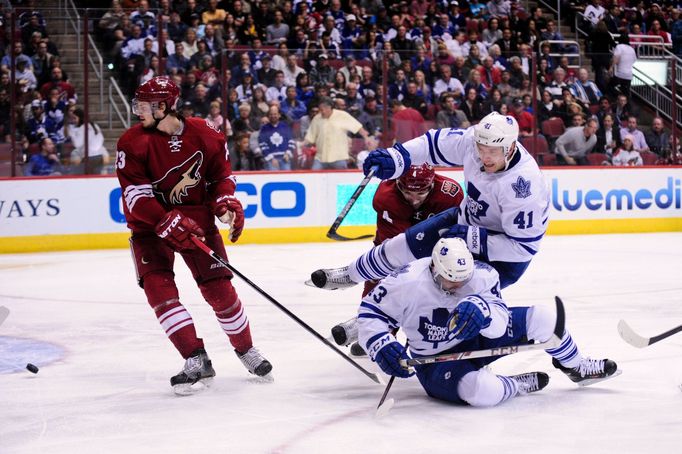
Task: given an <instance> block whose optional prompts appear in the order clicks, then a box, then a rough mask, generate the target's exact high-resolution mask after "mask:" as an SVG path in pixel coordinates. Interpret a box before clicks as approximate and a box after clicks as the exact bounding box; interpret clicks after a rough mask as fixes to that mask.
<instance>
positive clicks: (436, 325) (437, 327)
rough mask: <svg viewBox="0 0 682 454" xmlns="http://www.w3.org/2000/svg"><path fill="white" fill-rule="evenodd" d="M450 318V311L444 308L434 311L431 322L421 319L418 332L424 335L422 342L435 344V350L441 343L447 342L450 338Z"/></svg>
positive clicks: (424, 318)
mask: <svg viewBox="0 0 682 454" xmlns="http://www.w3.org/2000/svg"><path fill="white" fill-rule="evenodd" d="M448 318H450V311H448V310H447V309H445V308H444V307H439V308H437V309H434V310H433V312H432V313H431V320H429V318H428V317H419V328H417V331H419V333H420V334H421V335H422V340H423V341H424V342H431V343H433V348H438V344H439V343H440V342H447V341H448V340H449V337H450V330H448Z"/></svg>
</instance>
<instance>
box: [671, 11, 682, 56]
mask: <svg viewBox="0 0 682 454" xmlns="http://www.w3.org/2000/svg"><path fill="white" fill-rule="evenodd" d="M670 35H671V41H672V44H673V52H674V53H675V55H677V56H678V57H682V17H681V16H680V10H679V9H673V12H672V20H671V25H670Z"/></svg>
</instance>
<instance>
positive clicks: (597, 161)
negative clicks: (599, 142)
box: [587, 153, 607, 166]
mask: <svg viewBox="0 0 682 454" xmlns="http://www.w3.org/2000/svg"><path fill="white" fill-rule="evenodd" d="M606 160H607V156H606V153H588V154H587V162H589V163H590V165H591V166H601V165H603V164H604V161H606Z"/></svg>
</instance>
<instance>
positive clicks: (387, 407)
mask: <svg viewBox="0 0 682 454" xmlns="http://www.w3.org/2000/svg"><path fill="white" fill-rule="evenodd" d="M408 345H410V341H409V340H408V341H407V342H405V349H407V346H408ZM394 380H395V375H391V378H390V379H389V380H388V383H387V384H386V389H384V393H383V394H382V395H381V400H379V405H377V411H376V413H374V416H375V417H376V418H383V417H384V416H386V415H387V414H388V412H389V411H391V408H393V405H395V399H388V400H386V396H388V392H389V391H390V390H391V386H393V381H394ZM384 401H386V402H385V403H384Z"/></svg>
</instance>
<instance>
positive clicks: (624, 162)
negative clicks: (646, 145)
mask: <svg viewBox="0 0 682 454" xmlns="http://www.w3.org/2000/svg"><path fill="white" fill-rule="evenodd" d="M634 140H635V139H634V137H633V136H632V134H626V135H625V137H623V145H622V146H621V147H620V149H619V150H618V153H617V154H616V155H615V156H614V157H613V165H614V166H641V165H643V164H644V161H643V160H642V155H640V154H639V151H637V150H635V149H634V145H633V143H634Z"/></svg>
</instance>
